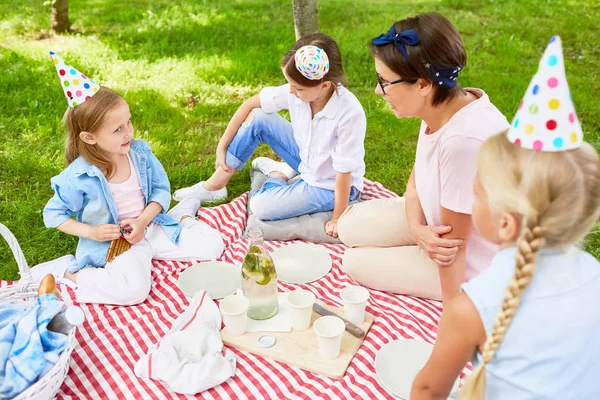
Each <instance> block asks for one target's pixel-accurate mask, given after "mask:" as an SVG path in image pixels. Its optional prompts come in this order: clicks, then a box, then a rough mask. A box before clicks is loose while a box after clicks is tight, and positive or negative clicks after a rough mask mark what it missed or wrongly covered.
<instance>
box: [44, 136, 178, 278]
mask: <svg viewBox="0 0 600 400" xmlns="http://www.w3.org/2000/svg"><path fill="white" fill-rule="evenodd" d="M129 156H130V157H131V160H132V161H133V165H134V166H135V170H136V172H137V174H138V178H139V180H140V186H141V188H142V193H143V195H144V199H145V200H146V204H148V203H150V202H152V201H154V202H157V203H159V204H160V205H161V206H162V208H163V210H162V211H161V212H160V213H159V214H158V215H157V216H156V217H154V219H153V222H155V223H157V224H159V225H161V226H162V229H163V230H164V231H165V233H166V234H167V236H168V237H169V238H170V240H171V241H172V242H173V243H177V241H178V240H179V233H180V231H181V226H180V225H179V223H178V222H177V221H175V220H174V219H173V218H171V217H170V216H168V215H167V214H166V211H167V210H168V209H169V205H170V203H171V186H170V184H169V179H168V177H167V174H166V172H165V170H164V168H163V166H162V165H161V163H160V161H158V159H157V158H156V156H155V155H154V154H153V153H152V150H150V145H149V144H148V143H147V142H145V141H143V140H139V139H134V140H132V141H131V149H130V150H129ZM50 183H51V185H52V189H53V190H54V192H55V193H54V197H52V198H51V199H50V201H48V204H46V207H45V208H44V224H45V225H46V227H48V228H56V227H58V226H60V225H61V224H63V223H64V222H65V221H67V220H68V219H69V218H72V217H73V216H75V218H76V220H77V221H79V222H82V223H84V224H88V225H91V226H97V225H102V224H118V223H119V219H118V213H117V207H116V204H115V201H114V199H113V196H112V193H111V191H110V187H109V186H108V181H107V180H106V177H105V176H104V174H103V173H102V171H100V169H99V168H98V167H96V166H95V165H92V164H90V163H89V162H87V161H86V160H85V159H84V158H83V157H79V158H78V159H76V160H75V161H73V162H72V163H71V164H70V165H69V166H68V167H67V168H66V169H65V170H64V171H63V172H61V173H60V174H59V175H57V176H55V177H53V178H52V179H51V180H50ZM109 246H110V242H97V241H95V240H90V239H85V238H79V243H78V245H77V251H76V253H75V257H76V258H77V266H76V267H75V268H74V269H72V270H71V269H70V270H69V272H71V273H73V272H76V271H79V270H80V269H82V268H84V267H85V266H94V267H102V266H104V264H105V261H104V260H105V258H106V254H107V252H108V247H109Z"/></svg>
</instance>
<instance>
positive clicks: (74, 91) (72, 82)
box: [50, 51, 100, 107]
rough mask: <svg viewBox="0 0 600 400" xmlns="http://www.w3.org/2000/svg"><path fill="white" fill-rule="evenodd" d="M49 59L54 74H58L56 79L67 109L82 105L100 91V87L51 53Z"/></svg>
mask: <svg viewBox="0 0 600 400" xmlns="http://www.w3.org/2000/svg"><path fill="white" fill-rule="evenodd" d="M50 57H52V62H54V66H55V67H56V72H57V73H58V78H59V79H60V83H61V85H62V88H63V90H64V92H65V97H66V98H67V103H68V104H69V107H75V106H77V105H79V104H81V103H83V102H84V101H86V100H87V99H89V98H90V97H92V96H93V95H94V94H96V92H97V91H98V90H100V85H98V84H97V83H94V81H93V80H91V79H90V78H88V77H87V76H85V75H84V74H82V73H81V72H79V71H78V70H76V69H75V68H74V67H72V66H70V65H68V64H66V63H65V61H64V60H63V59H62V58H60V57H59V56H57V55H56V53H54V52H53V51H51V52H50Z"/></svg>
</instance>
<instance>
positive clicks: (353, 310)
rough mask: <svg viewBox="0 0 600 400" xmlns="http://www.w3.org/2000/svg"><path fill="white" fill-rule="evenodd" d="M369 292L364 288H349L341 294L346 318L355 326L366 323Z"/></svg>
mask: <svg viewBox="0 0 600 400" xmlns="http://www.w3.org/2000/svg"><path fill="white" fill-rule="evenodd" d="M369 296H370V294H369V291H368V290H367V289H365V288H364V287H362V286H347V287H346V288H344V290H342V292H341V293H340V297H341V298H342V301H343V302H344V318H345V319H346V320H348V321H350V322H352V323H353V324H354V325H360V324H362V323H363V322H365V308H366V307H367V300H369Z"/></svg>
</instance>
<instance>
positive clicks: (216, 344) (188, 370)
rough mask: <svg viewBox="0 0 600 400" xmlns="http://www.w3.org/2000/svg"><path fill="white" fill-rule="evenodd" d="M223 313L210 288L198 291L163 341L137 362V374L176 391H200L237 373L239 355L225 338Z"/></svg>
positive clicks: (191, 392) (194, 392)
mask: <svg viewBox="0 0 600 400" xmlns="http://www.w3.org/2000/svg"><path fill="white" fill-rule="evenodd" d="M220 330H221V314H220V313H219V309H218V307H217V305H216V304H215V303H214V302H213V301H212V299H211V298H210V296H209V295H208V293H206V291H198V292H196V293H195V295H194V297H193V299H192V301H191V302H190V305H189V306H188V308H187V309H186V310H185V311H184V312H183V314H182V315H180V316H179V318H177V319H176V320H175V323H174V324H173V327H172V328H171V330H170V331H169V332H168V333H167V334H166V335H165V337H163V338H162V339H161V341H160V342H159V343H158V344H156V345H153V346H151V347H150V349H149V351H148V354H146V355H145V356H143V357H142V358H141V359H140V360H139V361H138V362H137V364H136V365H135V369H134V371H135V374H136V375H137V376H138V377H140V378H150V379H155V380H159V381H162V382H164V383H165V384H167V386H168V387H170V389H171V390H173V391H175V392H176V393H183V394H196V393H200V392H202V391H204V390H207V389H210V388H212V387H214V386H217V385H220V384H221V383H223V382H225V381H226V380H227V379H229V378H230V377H232V376H233V375H235V364H236V359H235V355H234V354H233V352H231V351H230V350H228V349H225V352H224V354H223V352H222V351H223V341H222V340H221V333H220Z"/></svg>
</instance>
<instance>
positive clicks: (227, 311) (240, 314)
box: [219, 295, 250, 336]
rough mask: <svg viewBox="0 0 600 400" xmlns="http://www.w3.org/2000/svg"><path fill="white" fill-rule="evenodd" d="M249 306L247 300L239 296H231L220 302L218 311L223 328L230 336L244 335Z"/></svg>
mask: <svg viewBox="0 0 600 400" xmlns="http://www.w3.org/2000/svg"><path fill="white" fill-rule="evenodd" d="M249 305H250V302H249V301H248V299H247V298H245V297H244V296H241V295H231V296H227V297H225V298H224V299H223V300H221V304H220V305H219V309H220V310H221V314H222V315H223V322H224V323H225V327H227V330H228V331H229V333H230V334H231V335H232V336H240V335H243V334H244V333H246V323H247V322H248V306H249Z"/></svg>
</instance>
